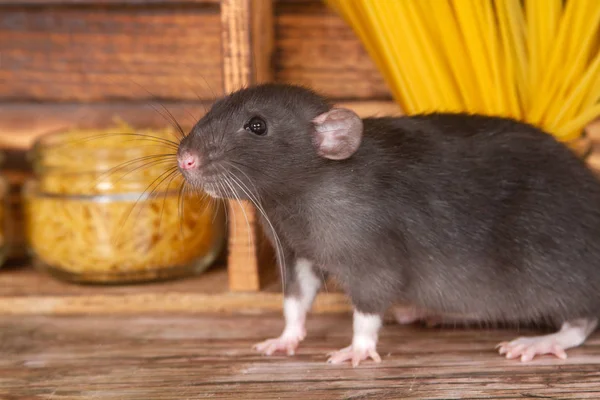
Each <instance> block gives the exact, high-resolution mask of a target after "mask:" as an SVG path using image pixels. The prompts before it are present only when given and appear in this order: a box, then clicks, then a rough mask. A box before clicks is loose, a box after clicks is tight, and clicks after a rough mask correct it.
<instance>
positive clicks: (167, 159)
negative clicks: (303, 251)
mask: <svg viewBox="0 0 600 400" xmlns="http://www.w3.org/2000/svg"><path fill="white" fill-rule="evenodd" d="M170 135H171V132H170V131H161V132H151V133H140V132H135V131H133V130H131V128H129V127H127V126H118V127H116V128H114V129H113V130H105V131H100V132H92V131H69V132H64V133H60V134H57V135H51V136H48V137H44V138H43V139H42V140H40V141H38V142H37V143H36V145H35V146H34V151H33V153H32V154H33V163H34V169H35V171H36V180H35V181H30V182H28V184H27V185H26V188H25V199H26V221H27V227H26V230H27V237H28V242H29V245H30V248H31V249H32V251H33V253H34V254H35V257H36V264H37V266H38V267H40V268H42V269H45V270H48V271H50V272H51V273H53V274H55V275H56V276H58V277H61V278H65V279H68V280H72V281H79V282H132V281H146V280H155V279H164V278H171V277H175V276H184V275H189V274H191V273H193V272H197V271H199V270H202V269H204V268H206V267H207V266H208V265H209V264H210V263H212V262H213V261H214V259H215V257H216V256H217V255H218V253H219V251H220V250H221V247H222V245H223V243H224V237H225V223H224V218H223V217H224V216H223V205H222V204H221V203H219V202H216V201H215V200H214V199H210V198H208V197H207V196H206V195H202V194H190V193H188V192H187V191H182V190H178V189H179V188H180V187H181V185H182V184H183V180H182V178H181V176H180V175H179V173H178V171H177V168H176V161H175V157H174V156H175V152H176V143H177V142H175V141H172V140H171V139H170Z"/></svg>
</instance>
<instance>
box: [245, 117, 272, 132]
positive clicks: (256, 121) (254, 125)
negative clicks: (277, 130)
mask: <svg viewBox="0 0 600 400" xmlns="http://www.w3.org/2000/svg"><path fill="white" fill-rule="evenodd" d="M244 129H246V130H247V131H250V132H252V133H254V134H256V135H264V134H265V133H267V123H266V122H265V120H264V119H262V118H260V117H253V118H252V119H251V120H250V121H248V122H247V123H246V125H244Z"/></svg>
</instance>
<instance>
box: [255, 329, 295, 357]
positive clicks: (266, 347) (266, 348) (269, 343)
mask: <svg viewBox="0 0 600 400" xmlns="http://www.w3.org/2000/svg"><path fill="white" fill-rule="evenodd" d="M305 336H306V332H305V331H303V330H298V331H296V332H284V333H283V334H282V335H281V336H279V337H278V338H275V339H267V340H265V341H264V342H260V343H257V344H255V345H254V346H253V349H254V350H256V351H258V352H260V353H262V354H264V355H267V356H270V355H272V354H274V353H275V352H277V351H283V352H285V353H286V354H287V355H288V356H293V355H294V354H295V353H296V349H297V348H298V345H299V344H300V342H301V341H303V340H304V337H305Z"/></svg>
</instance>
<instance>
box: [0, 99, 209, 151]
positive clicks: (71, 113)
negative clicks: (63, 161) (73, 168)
mask: <svg viewBox="0 0 600 400" xmlns="http://www.w3.org/2000/svg"><path fill="white" fill-rule="evenodd" d="M210 104H211V102H209V101H206V102H200V101H189V102H177V103H170V102H166V101H148V102H142V103H129V102H111V103H96V104H81V103H78V104H60V103H49V104H32V103H10V104H4V105H2V106H0V148H14V149H21V150H26V149H28V148H29V147H30V146H31V145H32V144H33V142H34V141H35V139H37V138H38V137H40V136H42V135H45V134H47V133H51V132H56V131H60V130H64V129H71V128H75V127H81V128H103V127H106V126H109V125H111V124H113V123H114V121H115V120H117V119H118V120H122V121H125V122H127V123H128V124H131V125H132V126H134V127H139V128H163V127H166V126H170V125H171V124H172V122H171V121H170V117H169V115H168V114H169V113H170V114H172V115H173V118H174V119H175V120H176V121H177V122H178V123H179V124H180V125H181V126H182V127H183V128H184V129H185V130H186V131H187V130H189V129H191V127H192V126H193V125H194V124H195V123H196V122H197V120H198V119H200V118H201V117H202V116H203V115H204V113H205V112H206V110H208V108H209V107H210ZM163 107H164V108H163Z"/></svg>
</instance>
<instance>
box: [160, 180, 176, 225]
mask: <svg viewBox="0 0 600 400" xmlns="http://www.w3.org/2000/svg"><path fill="white" fill-rule="evenodd" d="M178 172H179V171H178V170H177V169H175V170H173V172H171V174H170V176H171V178H170V179H169V182H167V187H166V189H165V190H164V196H163V205H162V207H161V209H160V216H159V217H158V230H159V231H160V227H161V225H162V216H163V213H164V211H165V205H166V204H167V196H168V194H169V188H170V187H171V183H173V180H174V179H175V178H177V177H178V176H180V175H179V173H178Z"/></svg>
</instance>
